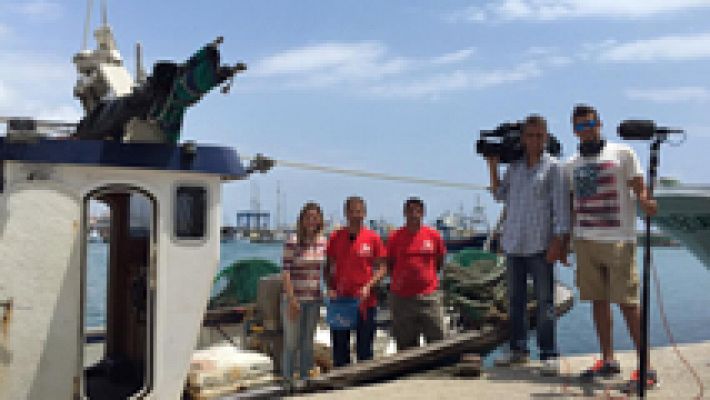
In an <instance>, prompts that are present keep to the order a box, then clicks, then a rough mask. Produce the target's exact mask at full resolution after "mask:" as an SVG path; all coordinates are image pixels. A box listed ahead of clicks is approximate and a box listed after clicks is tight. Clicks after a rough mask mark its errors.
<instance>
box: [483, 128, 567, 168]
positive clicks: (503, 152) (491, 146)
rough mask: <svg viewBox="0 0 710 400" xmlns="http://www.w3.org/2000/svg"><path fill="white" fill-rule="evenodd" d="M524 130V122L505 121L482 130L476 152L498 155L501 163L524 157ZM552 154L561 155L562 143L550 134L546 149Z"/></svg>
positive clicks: (490, 155) (485, 155) (486, 155)
mask: <svg viewBox="0 0 710 400" xmlns="http://www.w3.org/2000/svg"><path fill="white" fill-rule="evenodd" d="M522 132H523V122H521V121H517V122H504V123H502V124H500V125H498V126H497V127H496V128H495V129H494V130H482V131H481V136H480V139H478V141H476V153H478V154H480V155H482V156H484V157H498V159H499V160H500V162H501V163H511V162H513V161H517V160H520V159H522V158H523V155H524V153H525V149H524V148H523V143H522V142H521V141H520V137H521V135H522ZM545 150H547V152H548V153H550V155H553V156H555V157H559V155H560V154H561V153H562V145H561V144H560V142H559V140H557V138H556V137H555V136H554V135H552V134H551V133H550V134H548V139H547V146H546V149H545Z"/></svg>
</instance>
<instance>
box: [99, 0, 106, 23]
mask: <svg viewBox="0 0 710 400" xmlns="http://www.w3.org/2000/svg"><path fill="white" fill-rule="evenodd" d="M101 25H102V26H108V9H107V7H106V0H102V1H101Z"/></svg>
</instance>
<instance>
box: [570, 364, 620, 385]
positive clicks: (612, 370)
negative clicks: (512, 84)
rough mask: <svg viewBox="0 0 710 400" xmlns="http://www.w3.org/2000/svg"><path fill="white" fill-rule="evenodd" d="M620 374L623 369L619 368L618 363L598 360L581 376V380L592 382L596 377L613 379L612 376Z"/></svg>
mask: <svg viewBox="0 0 710 400" xmlns="http://www.w3.org/2000/svg"><path fill="white" fill-rule="evenodd" d="M620 373H621V367H619V362H618V361H615V360H612V361H604V360H597V361H595V362H594V365H592V367H591V368H589V369H588V370H586V371H584V372H582V373H581V374H579V379H581V380H582V381H587V382H588V381H592V380H593V379H594V378H596V377H600V378H611V377H612V376H614V375H617V374H620Z"/></svg>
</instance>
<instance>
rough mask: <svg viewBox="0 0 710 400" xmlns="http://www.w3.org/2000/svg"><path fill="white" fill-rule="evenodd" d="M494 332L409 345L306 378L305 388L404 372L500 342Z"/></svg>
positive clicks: (462, 335)
mask: <svg viewBox="0 0 710 400" xmlns="http://www.w3.org/2000/svg"><path fill="white" fill-rule="evenodd" d="M499 340H500V339H499V338H498V334H497V331H496V330H495V329H493V328H486V329H484V330H482V331H470V332H463V333H461V334H458V335H455V336H453V337H450V338H446V339H444V340H441V341H438V342H435V343H432V344H429V345H427V346H424V347H417V348H412V349H408V350H404V351H400V352H397V353H396V354H393V355H390V356H387V357H383V358H379V359H376V360H370V361H365V362H361V363H357V364H352V365H348V366H345V367H341V368H337V369H335V370H333V371H332V372H330V373H328V374H324V375H321V376H319V377H316V378H311V379H308V381H307V385H306V386H307V387H308V388H314V389H318V388H333V387H342V386H343V385H345V386H350V385H355V384H358V383H363V382H367V381H372V380H376V379H381V378H383V377H386V376H389V375H397V374H404V373H407V372H410V371H414V370H417V369H419V368H421V367H423V366H426V365H429V364H431V363H435V362H437V361H438V360H443V359H445V358H447V357H450V356H455V355H458V354H461V353H463V352H467V351H475V350H477V349H481V348H484V347H487V346H490V345H492V344H495V343H497V342H498V341H499Z"/></svg>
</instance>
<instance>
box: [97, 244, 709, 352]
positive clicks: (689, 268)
mask: <svg viewBox="0 0 710 400" xmlns="http://www.w3.org/2000/svg"><path fill="white" fill-rule="evenodd" d="M638 251H639V253H638V264H639V272H640V269H641V265H642V261H643V247H639V250H638ZM281 253H282V245H280V244H273V243H272V244H265V243H260V244H252V243H249V242H241V241H235V242H226V243H222V246H221V254H220V270H221V269H223V268H225V267H227V266H229V265H230V264H231V263H233V262H235V261H238V260H242V259H248V258H264V259H268V260H271V261H274V262H276V263H277V264H280V262H281ZM107 254H108V245H107V244H105V243H90V244H89V248H88V285H89V286H88V288H87V316H86V321H85V323H86V325H87V327H100V326H104V324H105V321H106V265H107ZM652 260H653V262H652V264H653V267H654V268H653V269H654V270H655V272H656V276H657V278H658V282H659V285H660V294H661V295H660V296H659V295H658V294H657V291H656V288H655V285H654V280H653V278H652V279H651V289H652V290H651V294H650V298H651V322H650V345H651V346H665V345H668V344H669V343H670V342H671V341H670V338H669V336H668V332H667V331H666V330H665V329H664V325H663V322H662V319H661V314H660V312H659V311H660V310H661V307H660V306H659V302H660V304H662V306H663V307H662V308H663V310H664V313H665V317H666V318H667V321H668V324H669V327H670V331H671V332H670V333H671V335H672V336H673V340H674V341H675V342H677V343H693V342H700V341H706V340H710V268H707V267H706V266H704V265H703V264H702V263H701V262H700V261H699V260H698V259H696V258H695V257H694V256H693V255H692V254H691V253H690V252H688V251H687V250H686V249H684V248H682V247H654V248H652ZM555 269H556V278H557V279H558V280H559V281H560V282H562V283H564V284H566V285H568V286H569V287H572V288H574V275H575V272H574V271H575V268H574V262H572V265H571V266H570V267H566V266H562V265H559V264H558V265H557V266H556V267H555ZM652 277H653V276H652ZM219 289H220V288H219V285H216V286H215V288H214V289H213V293H216V292H218V291H219ZM613 321H614V324H613V333H614V338H613V341H614V348H615V349H618V350H629V349H632V348H633V346H632V342H631V340H630V338H629V335H628V331H627V330H626V324H625V322H624V320H623V318H622V316H621V314H620V312H619V310H618V308H616V307H615V308H614V315H613ZM557 342H558V346H559V350H560V353H561V354H562V355H565V354H579V353H596V352H598V351H599V347H598V342H597V338H596V334H595V330H594V325H593V322H592V311H591V305H590V304H589V303H588V302H580V301H579V299H578V297H577V291H576V290H575V303H574V306H573V308H572V309H571V310H570V311H569V312H568V313H567V314H565V315H564V316H562V317H561V318H560V319H559V320H558V322H557ZM535 348H536V345H535V334H534V332H531V333H530V349H531V352H532V354H531V356H533V357H535V355H536V354H535ZM500 351H502V350H501V349H499V350H496V351H495V352H493V354H492V355H491V357H494V356H495V354H496V353H498V352H500Z"/></svg>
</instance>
